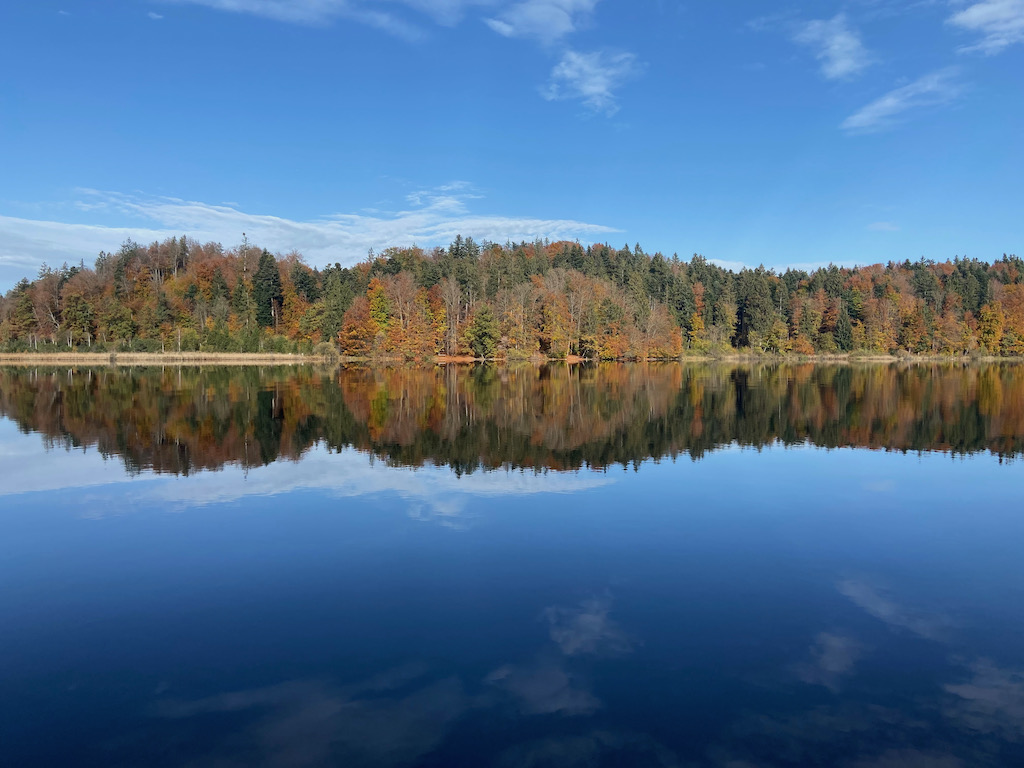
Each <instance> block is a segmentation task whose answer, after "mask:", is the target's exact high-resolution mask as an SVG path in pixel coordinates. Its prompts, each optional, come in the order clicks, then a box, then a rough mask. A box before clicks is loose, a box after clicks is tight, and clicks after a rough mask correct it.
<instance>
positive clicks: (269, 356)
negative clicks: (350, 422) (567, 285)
mask: <svg viewBox="0 0 1024 768" xmlns="http://www.w3.org/2000/svg"><path fill="white" fill-rule="evenodd" d="M1021 361H1024V358H1021V357H991V356H987V355H969V356H967V355H963V356H949V355H885V354H863V353H860V354H858V353H853V354H828V355H826V354H822V355H793V354H783V355H771V354H759V353H742V352H741V353H736V354H727V355H682V356H681V357H678V358H658V359H651V360H646V361H637V360H622V361H617V362H623V363H627V362H633V363H636V362H641V363H642V362H647V363H683V364H708V363H727V364H740V363H761V364H764V363H777V364H787V363H788V364H797V363H821V364H833V365H835V364H839V365H842V364H857V363H880V364H886V363H888V364H892V363H909V364H914V363H956V364H969V363H1011V362H1017V363H1019V362H1021ZM482 362H490V363H496V364H499V365H519V364H527V365H529V364H534V365H542V364H547V363H564V364H569V365H576V364H580V363H597V362H599V361H597V360H588V359H586V358H582V357H575V356H573V357H571V358H561V359H558V358H546V357H544V356H542V355H533V356H531V357H529V358H526V359H518V358H517V359H515V360H506V359H504V358H497V359H488V360H484V359H477V358H473V357H468V356H446V355H439V356H436V357H432V358H427V359H424V360H416V361H408V360H405V359H404V358H397V357H377V358H373V357H348V356H346V355H324V354H305V355H304V354H285V353H278V352H267V353H249V352H4V353H0V365H15V366H21V365H35V366H40V365H41V366H47V365H53V366H64V365H72V366H107V365H114V366H136V365H143V366H145V365H152V366H165V365H183V366H196V365H223V366H245V365H320V364H325V363H326V364H329V365H335V364H338V363H344V364H354V365H370V366H373V365H379V366H388V367H390V366H395V365H473V364H476V363H482ZM601 362H616V361H601Z"/></svg>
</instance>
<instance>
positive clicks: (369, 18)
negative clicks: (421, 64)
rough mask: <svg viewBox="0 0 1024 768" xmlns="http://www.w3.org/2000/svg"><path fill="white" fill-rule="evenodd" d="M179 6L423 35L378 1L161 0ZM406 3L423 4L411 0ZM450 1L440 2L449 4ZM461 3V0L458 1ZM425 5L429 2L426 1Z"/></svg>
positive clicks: (273, 18)
mask: <svg viewBox="0 0 1024 768" xmlns="http://www.w3.org/2000/svg"><path fill="white" fill-rule="evenodd" d="M165 2H172V3H178V4H183V5H203V6H206V7H208V8H213V9H215V10H219V11H227V12H230V13H244V14H251V15H253V16H261V17H263V18H266V19H272V20H274V21H283V22H287V23H289V24H310V25H321V24H327V23H329V22H331V21H334V20H335V19H340V18H346V19H351V20H353V21H357V22H360V23H363V24H367V25H369V26H371V27H376V28H378V29H382V30H384V31H386V32H390V33H391V34H394V35H398V36H400V37H405V38H409V39H416V38H419V37H422V36H423V30H422V29H421V28H420V27H419V26H418V25H416V24H414V23H412V22H410V21H409V20H407V19H405V18H402V17H400V16H397V15H395V14H394V13H390V12H387V11H383V10H381V8H380V4H379V3H375V2H363V1H362V0H165ZM408 4H409V5H417V4H419V5H424V4H426V3H417V2H416V0H411V2H410V3H408ZM453 4H455V2H454V0H453V2H452V3H440V5H442V6H449V5H453ZM459 4H460V5H461V3H459ZM426 5H429V4H426Z"/></svg>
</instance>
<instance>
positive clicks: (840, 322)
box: [836, 302, 853, 352]
mask: <svg viewBox="0 0 1024 768" xmlns="http://www.w3.org/2000/svg"><path fill="white" fill-rule="evenodd" d="M836 346H837V347H839V349H840V351H842V352H849V351H850V350H852V349H853V323H852V322H850V312H849V311H848V310H847V309H846V302H843V306H842V307H841V308H840V310H839V318H838V319H837V320H836Z"/></svg>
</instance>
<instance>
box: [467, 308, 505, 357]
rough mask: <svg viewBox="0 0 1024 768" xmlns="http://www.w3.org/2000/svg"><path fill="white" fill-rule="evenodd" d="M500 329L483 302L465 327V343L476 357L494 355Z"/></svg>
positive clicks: (489, 309) (492, 313) (492, 314)
mask: <svg viewBox="0 0 1024 768" xmlns="http://www.w3.org/2000/svg"><path fill="white" fill-rule="evenodd" d="M500 339H501V331H500V330H499V328H498V321H497V320H496V319H495V318H494V312H492V311H491V307H490V305H488V304H484V305H483V306H481V307H480V309H478V310H477V311H476V314H474V315H473V320H472V322H470V324H469V327H468V328H467V329H466V343H467V344H468V345H469V348H470V349H471V350H473V354H474V355H475V356H476V357H494V353H495V352H496V351H497V350H498V341H499V340H500Z"/></svg>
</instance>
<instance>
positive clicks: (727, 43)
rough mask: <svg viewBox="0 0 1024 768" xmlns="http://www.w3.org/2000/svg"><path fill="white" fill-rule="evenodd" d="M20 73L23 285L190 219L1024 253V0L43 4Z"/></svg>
mask: <svg viewBox="0 0 1024 768" xmlns="http://www.w3.org/2000/svg"><path fill="white" fill-rule="evenodd" d="M0 71H3V72H4V77H3V78H0V289H5V288H8V287H10V286H11V285H13V283H14V282H15V281H16V280H17V279H18V278H20V277H21V276H23V275H32V274H34V273H35V271H36V269H37V268H38V265H39V264H40V263H41V262H42V261H44V260H45V261H47V262H49V263H50V264H59V263H60V262H62V261H65V260H68V261H75V262H77V261H78V260H79V259H83V258H84V259H85V260H86V262H87V263H89V262H91V260H92V259H93V258H94V257H95V255H96V253H97V252H98V251H99V250H100V249H110V250H113V249H116V248H117V246H118V245H119V244H120V243H121V241H122V240H124V239H125V237H127V236H132V237H134V238H135V239H136V240H139V241H142V242H146V241H150V240H153V239H157V238H162V237H165V236H169V235H171V234H181V233H183V232H185V233H188V234H190V235H192V236H195V237H197V238H198V239H201V240H206V239H217V240H221V241H223V242H224V243H225V245H228V246H232V245H235V244H237V243H238V242H240V241H241V237H242V232H243V231H244V232H246V233H247V234H248V236H249V238H250V239H251V240H253V241H255V242H257V243H258V244H260V245H265V246H267V247H269V248H271V249H272V250H278V251H282V252H284V251H288V250H290V249H292V248H296V249H298V250H299V251H301V252H302V253H304V254H305V255H306V257H307V260H308V261H309V262H310V263H311V264H315V265H322V264H325V263H333V262H335V261H340V262H342V263H352V262H355V261H358V260H359V259H361V258H363V257H365V255H366V252H367V250H368V249H369V248H370V247H373V248H376V249H378V250H379V249H380V248H382V247H384V246H387V245H408V244H412V243H414V242H415V243H417V244H419V245H422V246H432V245H443V244H446V243H447V242H448V241H449V240H450V239H451V238H452V237H453V236H454V234H455V233H457V232H461V233H463V234H467V235H472V236H474V237H476V238H477V239H490V240H495V241H499V242H504V241H505V240H506V239H509V238H512V239H516V240H518V239H533V238H534V237H542V238H543V237H548V238H551V239H560V238H570V239H579V240H580V241H581V242H594V241H606V240H607V241H609V242H611V243H613V244H615V245H621V244H622V243H626V242H628V243H630V244H632V243H635V242H640V243H641V245H643V247H644V248H645V249H647V250H649V251H654V250H661V251H663V252H665V253H666V254H671V253H673V252H678V253H679V254H680V255H682V256H688V255H690V254H692V253H694V252H700V253H703V254H704V255H706V256H707V257H708V258H711V259H715V260H718V261H720V262H723V263H727V264H729V265H738V264H747V265H757V264H759V263H764V264H765V265H767V266H771V267H776V268H780V269H781V268H785V267H786V266H790V265H801V266H806V265H815V264H822V263H828V262H830V261H833V262H836V263H844V264H865V263H874V262H879V261H882V262H884V261H887V260H889V259H901V260H902V259H904V258H911V259H916V258H918V257H921V256H925V257H928V258H934V259H946V258H952V257H953V256H956V255H968V256H976V257H979V258H984V259H988V260H991V259H993V258H996V257H998V256H1000V255H1001V254H1002V253H1004V252H1007V253H1024V189H1022V185H1021V183H1020V178H1021V171H1024V140H1022V139H1021V137H1022V136H1024V0H981V1H980V2H972V1H971V0H962V1H957V0H953V1H952V2H950V1H949V0H934V1H932V2H928V1H927V0H848V2H830V1H829V0H816V1H815V2H809V1H807V0H805V2H803V3H800V2H795V3H792V4H788V3H786V4H783V3H772V4H767V3H764V2H740V1H736V2H726V3H710V2H669V0H632V1H631V2H625V1H624V0H93V1H90V2H84V1H83V0H34V2H31V3H14V2H8V3H4V4H2V7H0Z"/></svg>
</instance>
